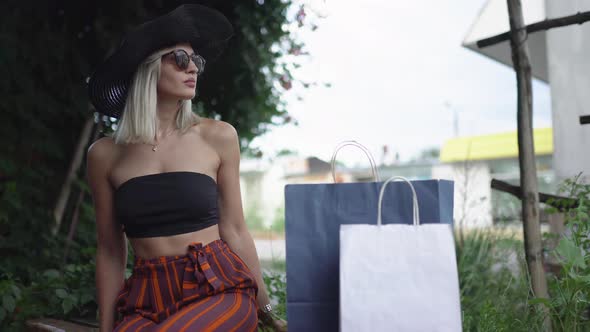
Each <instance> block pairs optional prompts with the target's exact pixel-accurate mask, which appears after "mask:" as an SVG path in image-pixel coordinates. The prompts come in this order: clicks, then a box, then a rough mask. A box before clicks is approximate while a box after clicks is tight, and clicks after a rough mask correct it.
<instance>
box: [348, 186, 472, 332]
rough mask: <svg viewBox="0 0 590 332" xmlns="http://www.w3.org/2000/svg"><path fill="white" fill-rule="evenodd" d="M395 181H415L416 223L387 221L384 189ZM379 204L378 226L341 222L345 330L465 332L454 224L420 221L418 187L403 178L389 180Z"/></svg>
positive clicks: (413, 193) (412, 189)
mask: <svg viewBox="0 0 590 332" xmlns="http://www.w3.org/2000/svg"><path fill="white" fill-rule="evenodd" d="M394 180H403V181H406V182H407V183H408V184H409V187H408V188H409V189H408V190H411V191H412V196H413V214H414V225H400V224H387V225H382V222H381V205H382V199H383V193H384V191H385V188H386V186H387V184H388V183H389V182H391V181H394ZM377 209H378V212H377V225H368V224H367V225H362V224H361V225H341V227H340V331H342V332H353V331H354V332H357V331H371V332H373V331H375V332H377V331H400V332H409V331H416V332H425V331H428V332H436V331H441V332H443V331H444V332H447V331H452V332H455V331H461V330H462V328H461V305H460V296H459V278H458V273H457V262H456V256H455V244H454V240H453V234H452V230H451V227H450V225H448V224H424V225H420V216H419V211H418V201H417V197H416V193H415V191H414V187H413V186H412V184H411V182H409V181H407V180H406V179H404V178H402V177H392V178H390V179H388V180H387V181H385V183H383V185H382V187H381V190H380V193H379V203H378V207H377Z"/></svg>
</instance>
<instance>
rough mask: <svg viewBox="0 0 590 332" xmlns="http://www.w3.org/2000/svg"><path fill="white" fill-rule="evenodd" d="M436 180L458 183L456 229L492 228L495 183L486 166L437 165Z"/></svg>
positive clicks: (477, 164)
mask: <svg viewBox="0 0 590 332" xmlns="http://www.w3.org/2000/svg"><path fill="white" fill-rule="evenodd" d="M432 178H433V179H444V180H453V181H455V194H454V201H455V202H454V207H453V218H454V222H455V226H457V227H467V228H472V227H487V226H492V225H493V221H492V200H491V197H492V189H491V187H490V182H491V180H492V178H491V175H490V169H489V167H488V166H487V164H486V163H485V162H478V161H469V162H466V163H453V164H441V165H436V166H434V167H433V169H432Z"/></svg>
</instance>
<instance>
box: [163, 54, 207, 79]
mask: <svg viewBox="0 0 590 332" xmlns="http://www.w3.org/2000/svg"><path fill="white" fill-rule="evenodd" d="M169 54H174V61H176V65H177V66H178V68H179V69H181V70H186V69H187V68H188V64H189V61H190V60H193V62H194V63H195V65H196V66H197V75H198V74H201V73H202V72H203V71H204V70H205V59H204V58H203V57H202V56H200V55H199V54H196V53H193V54H191V55H189V54H188V53H187V52H186V51H185V50H183V49H178V50H174V51H171V52H168V53H166V54H164V55H162V57H165V56H167V55H169Z"/></svg>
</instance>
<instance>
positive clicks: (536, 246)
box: [507, 0, 551, 331]
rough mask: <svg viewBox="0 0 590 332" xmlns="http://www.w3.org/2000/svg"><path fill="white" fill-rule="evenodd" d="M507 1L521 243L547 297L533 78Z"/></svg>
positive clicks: (515, 2)
mask: <svg viewBox="0 0 590 332" xmlns="http://www.w3.org/2000/svg"><path fill="white" fill-rule="evenodd" d="M507 1H508V16H509V21H510V46H511V49H512V63H513V64H514V70H515V71H516V82H517V89H518V114H517V122H518V152H519V153H518V159H519V164H520V184H521V188H522V221H523V224H524V245H525V255H526V261H527V267H528V271H529V275H530V278H531V283H532V291H533V296H535V297H538V298H546V299H548V298H549V294H548V291H547V279H546V276H545V270H544V268H543V252H542V241H541V225H540V222H539V194H538V189H537V187H538V184H537V166H536V163H535V146H534V141H533V121H532V120H533V116H532V115H533V114H532V113H533V112H532V111H533V110H532V96H533V93H532V78H531V64H530V61H529V49H528V45H527V42H526V40H527V31H526V26H525V24H524V18H523V14H522V4H521V1H520V0H507ZM543 310H544V312H545V320H544V329H545V330H546V331H550V330H551V320H550V316H549V309H548V308H547V307H545V306H543Z"/></svg>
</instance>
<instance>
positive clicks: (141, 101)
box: [112, 49, 201, 144]
mask: <svg viewBox="0 0 590 332" xmlns="http://www.w3.org/2000/svg"><path fill="white" fill-rule="evenodd" d="M168 51H169V50H168V49H162V50H158V51H156V52H154V53H152V54H151V55H149V56H148V57H147V58H146V59H145V60H144V61H143V62H142V63H141V64H140V65H139V66H138V68H137V71H136V72H135V75H134V76H133V79H132V81H131V84H130V85H129V89H128V94H127V101H126V102H125V108H124V109H123V114H122V115H121V117H120V118H119V120H118V122H117V129H116V130H115V131H114V132H113V134H112V137H113V138H114V140H115V143H117V144H121V143H122V144H128V143H145V144H155V137H156V130H157V128H158V127H157V126H158V117H157V116H156V112H157V109H156V105H157V101H158V93H157V87H158V80H159V78H160V67H161V63H162V55H164V54H165V53H167V52H168ZM200 119H201V117H200V116H198V115H197V114H196V113H194V112H193V110H192V102H191V100H190V99H188V100H182V101H181V105H180V107H179V109H178V112H177V113H176V119H175V124H176V128H177V129H180V133H181V134H184V133H185V132H186V131H187V130H188V129H189V128H190V127H191V126H193V125H194V124H197V123H199V122H200Z"/></svg>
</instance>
